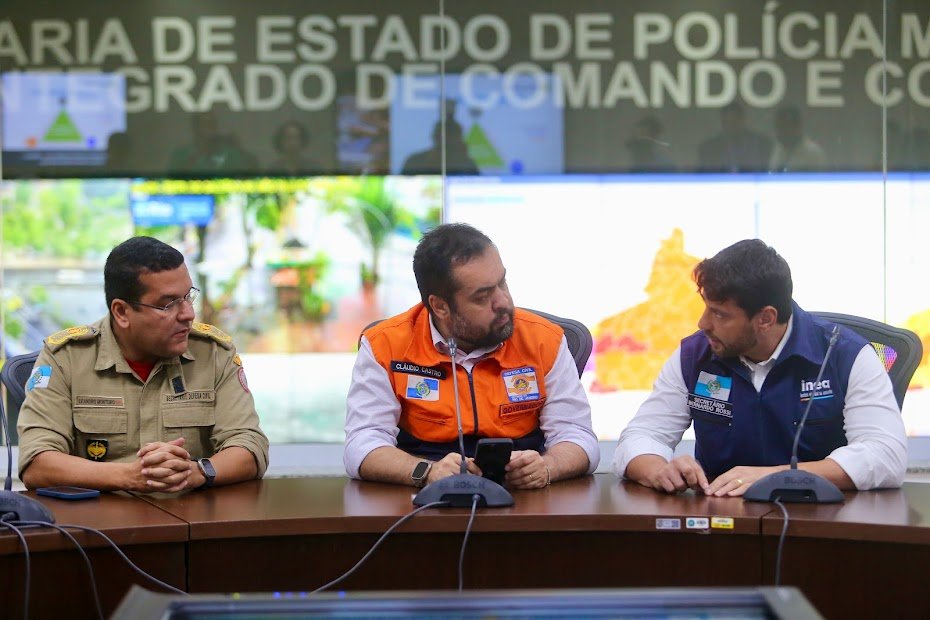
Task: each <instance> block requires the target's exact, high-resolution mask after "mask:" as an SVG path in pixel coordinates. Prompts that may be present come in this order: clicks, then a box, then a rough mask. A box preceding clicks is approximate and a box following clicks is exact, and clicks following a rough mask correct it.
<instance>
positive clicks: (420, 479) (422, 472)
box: [410, 461, 433, 489]
mask: <svg viewBox="0 0 930 620" xmlns="http://www.w3.org/2000/svg"><path fill="white" fill-rule="evenodd" d="M432 467H433V463H432V462H431V461H420V462H419V463H417V464H416V467H414V468H413V472H411V474H410V479H411V480H413V486H415V487H416V488H418V489H422V488H423V487H425V486H426V479H427V478H429V470H430V469H431V468H432Z"/></svg>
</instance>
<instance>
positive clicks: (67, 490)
mask: <svg viewBox="0 0 930 620" xmlns="http://www.w3.org/2000/svg"><path fill="white" fill-rule="evenodd" d="M36 493H37V494H39V495H45V496H46V497H57V498H58V499H89V498H91V497H100V491H98V490H97V489H85V488H83V487H42V488H41V489H36Z"/></svg>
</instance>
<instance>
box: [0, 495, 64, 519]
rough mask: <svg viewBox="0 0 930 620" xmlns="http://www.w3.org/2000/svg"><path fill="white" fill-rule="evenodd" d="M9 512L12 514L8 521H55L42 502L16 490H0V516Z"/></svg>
mask: <svg viewBox="0 0 930 620" xmlns="http://www.w3.org/2000/svg"><path fill="white" fill-rule="evenodd" d="M10 513H12V514H13V515H14V516H13V517H12V518H9V519H8V520H9V521H42V522H43V523H54V522H55V517H53V516H52V513H51V512H49V510H48V508H46V507H45V505H44V504H43V503H42V502H40V501H38V500H35V499H32V498H31V497H27V496H25V495H22V494H21V493H17V492H16V491H0V517H2V516H3V515H5V514H10Z"/></svg>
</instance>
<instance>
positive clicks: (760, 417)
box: [681, 303, 868, 480]
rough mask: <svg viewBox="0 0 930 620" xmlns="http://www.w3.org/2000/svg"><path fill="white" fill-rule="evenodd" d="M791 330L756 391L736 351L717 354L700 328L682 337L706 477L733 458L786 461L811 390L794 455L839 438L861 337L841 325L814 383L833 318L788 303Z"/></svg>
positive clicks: (818, 450) (814, 451)
mask: <svg viewBox="0 0 930 620" xmlns="http://www.w3.org/2000/svg"><path fill="white" fill-rule="evenodd" d="M792 307H793V316H794V324H793V326H792V330H791V335H790V336H789V337H788V341H787V342H786V343H785V347H784V348H783V349H782V352H781V354H780V355H779V356H778V358H777V359H776V360H775V361H774V366H773V367H772V369H771V370H770V371H769V374H768V375H767V376H766V378H765V383H763V385H762V390H761V391H759V392H756V389H755V387H753V385H752V379H751V374H750V371H749V369H748V368H747V367H746V366H745V365H744V364H743V363H742V362H741V361H740V360H739V358H738V357H731V358H720V357H717V356H716V355H715V354H714V353H713V352H712V351H711V349H710V346H708V343H707V337H706V336H705V335H704V333H703V332H700V331H699V332H696V333H694V334H692V335H691V336H688V337H687V338H685V339H684V340H682V341H681V372H682V376H683V378H684V381H685V386H686V387H687V389H688V409H689V411H690V413H691V419H692V420H693V422H694V434H695V446H694V456H695V458H696V459H697V461H698V462H699V463H700V464H701V467H703V468H704V472H705V473H706V474H707V477H708V478H709V479H711V480H712V479H713V478H715V477H716V476H719V475H720V474H722V473H724V472H726V471H728V470H730V469H732V468H733V467H736V466H738V465H750V466H766V465H785V464H787V463H788V462H789V461H790V460H791V446H792V444H793V443H794V435H795V431H796V429H797V424H798V422H799V421H800V420H801V416H802V415H803V414H804V408H805V407H806V406H807V401H808V399H810V398H811V397H813V398H814V402H813V404H812V405H811V411H810V414H809V415H808V417H807V422H806V423H805V426H804V430H803V431H802V432H801V438H800V441H799V442H798V461H799V462H804V461H819V460H821V459H823V458H825V457H827V456H828V455H829V454H830V453H831V452H832V451H833V450H835V449H836V448H839V447H840V446H845V445H846V433H845V432H844V430H843V409H844V407H845V404H846V390H847V386H848V384H849V372H850V370H851V369H852V366H853V362H855V361H856V357H857V356H858V355H859V352H860V351H861V350H862V347H864V346H865V345H866V344H868V342H867V341H866V340H865V339H864V338H862V337H861V336H859V335H858V334H856V333H855V332H853V331H852V330H850V329H844V328H840V329H841V331H840V334H839V338H838V339H837V342H836V345H835V346H834V348H833V352H832V353H831V354H830V360H829V361H828V362H827V366H826V368H825V369H824V373H823V377H822V378H821V380H820V383H819V384H817V385H814V380H815V379H816V378H817V372H818V370H819V369H820V365H821V364H822V363H823V358H824V354H825V353H826V351H827V347H828V345H829V343H830V333H831V331H832V330H833V324H831V323H828V322H826V321H823V320H822V319H819V318H817V317H815V316H813V315H811V314H809V313H807V312H804V311H803V310H801V308H800V307H798V305H797V304H794V303H792Z"/></svg>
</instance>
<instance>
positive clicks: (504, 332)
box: [452, 308, 513, 350]
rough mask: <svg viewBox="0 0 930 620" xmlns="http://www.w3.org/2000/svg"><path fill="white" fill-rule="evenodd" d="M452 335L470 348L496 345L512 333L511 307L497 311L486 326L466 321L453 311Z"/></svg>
mask: <svg viewBox="0 0 930 620" xmlns="http://www.w3.org/2000/svg"><path fill="white" fill-rule="evenodd" d="M505 319H506V320H505ZM452 335H453V336H454V337H455V339H456V340H457V341H458V342H459V344H460V345H462V344H464V345H465V346H467V347H469V348H470V349H471V350H474V349H484V348H490V347H496V346H497V345H499V344H501V343H502V342H504V341H505V340H507V339H508V338H510V336H511V335H513V308H511V309H509V310H505V311H501V312H498V313H497V315H495V317H494V322H493V323H492V324H491V325H489V326H488V327H481V326H478V325H473V324H471V323H466V322H465V320H464V319H463V318H462V317H460V316H459V315H458V314H456V313H454V312H453V318H452Z"/></svg>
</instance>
